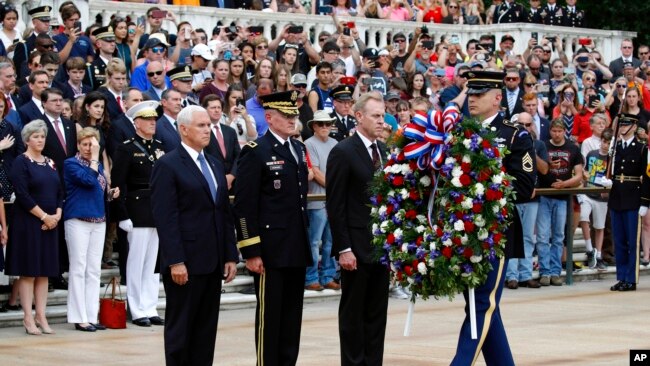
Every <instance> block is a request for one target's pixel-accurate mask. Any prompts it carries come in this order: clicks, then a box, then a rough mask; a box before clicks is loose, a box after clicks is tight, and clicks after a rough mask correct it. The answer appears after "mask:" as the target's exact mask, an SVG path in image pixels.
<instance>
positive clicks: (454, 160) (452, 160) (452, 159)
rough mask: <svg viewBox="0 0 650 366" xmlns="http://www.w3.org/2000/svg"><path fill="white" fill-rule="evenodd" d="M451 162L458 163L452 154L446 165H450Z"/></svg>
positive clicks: (446, 160)
mask: <svg viewBox="0 0 650 366" xmlns="http://www.w3.org/2000/svg"><path fill="white" fill-rule="evenodd" d="M449 164H456V159H455V158H453V157H451V156H449V157H447V158H446V159H445V165H449Z"/></svg>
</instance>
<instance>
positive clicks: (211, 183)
mask: <svg viewBox="0 0 650 366" xmlns="http://www.w3.org/2000/svg"><path fill="white" fill-rule="evenodd" d="M197 159H198V160H199V164H201V173H203V177H204V178H205V180H206V181H208V187H210V193H211V194H212V200H213V201H216V200H217V187H216V185H215V183H214V180H213V179H212V176H211V175H210V169H208V163H207V162H206V161H205V156H203V154H199V157H198V158H197Z"/></svg>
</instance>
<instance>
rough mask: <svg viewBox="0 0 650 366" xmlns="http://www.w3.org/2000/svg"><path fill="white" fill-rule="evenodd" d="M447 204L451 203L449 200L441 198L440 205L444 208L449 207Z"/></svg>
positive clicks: (444, 197)
mask: <svg viewBox="0 0 650 366" xmlns="http://www.w3.org/2000/svg"><path fill="white" fill-rule="evenodd" d="M459 182H460V180H459ZM447 202H449V200H448V199H447V197H446V196H443V197H440V205H441V206H442V207H445V206H447Z"/></svg>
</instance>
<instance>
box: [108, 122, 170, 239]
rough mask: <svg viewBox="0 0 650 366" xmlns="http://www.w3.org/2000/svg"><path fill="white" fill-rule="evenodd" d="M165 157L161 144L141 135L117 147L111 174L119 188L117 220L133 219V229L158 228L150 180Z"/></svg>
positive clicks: (114, 185)
mask: <svg viewBox="0 0 650 366" xmlns="http://www.w3.org/2000/svg"><path fill="white" fill-rule="evenodd" d="M164 154H165V152H164V151H163V149H162V144H161V142H160V141H158V140H156V139H153V140H145V139H143V138H142V137H140V136H138V135H136V136H135V137H133V138H131V139H129V140H126V141H124V143H123V144H122V145H120V146H118V147H117V149H116V151H115V156H114V157H113V170H112V172H111V183H112V185H113V187H119V188H120V196H119V198H117V200H116V201H117V202H116V207H117V208H116V212H115V216H116V219H117V221H122V220H128V219H131V221H132V222H133V226H134V227H155V224H154V220H153V213H152V210H151V199H150V195H151V190H150V186H149V181H150V179H151V172H152V171H153V165H154V163H155V162H156V161H157V160H158V159H159V158H160V157H162V156H163V155H164Z"/></svg>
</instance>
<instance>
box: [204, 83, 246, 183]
mask: <svg viewBox="0 0 650 366" xmlns="http://www.w3.org/2000/svg"><path fill="white" fill-rule="evenodd" d="M222 103H223V102H222V101H221V99H219V97H218V96H216V95H214V94H210V95H207V96H206V97H205V98H203V102H202V103H201V104H202V106H203V108H205V109H206V110H207V111H208V116H210V122H211V123H212V125H211V126H210V132H211V134H210V144H208V146H206V147H205V152H206V153H207V154H210V155H212V156H214V157H215V158H217V159H218V160H219V161H220V162H221V164H223V166H224V169H226V180H227V181H228V189H230V188H232V183H233V181H234V180H235V177H236V176H237V158H239V153H240V152H241V147H240V146H239V140H238V139H237V131H235V129H234V128H232V127H230V126H226V125H225V124H223V123H220V121H221V116H222V115H223V105H222Z"/></svg>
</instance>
